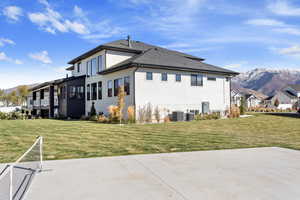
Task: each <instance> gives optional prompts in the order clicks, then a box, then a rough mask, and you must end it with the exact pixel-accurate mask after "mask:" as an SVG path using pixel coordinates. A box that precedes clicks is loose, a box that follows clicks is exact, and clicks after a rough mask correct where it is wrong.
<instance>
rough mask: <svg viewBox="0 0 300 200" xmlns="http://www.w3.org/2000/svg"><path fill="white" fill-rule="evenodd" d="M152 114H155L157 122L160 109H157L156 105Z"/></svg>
mask: <svg viewBox="0 0 300 200" xmlns="http://www.w3.org/2000/svg"><path fill="white" fill-rule="evenodd" d="M154 116H155V119H156V121H157V123H159V122H160V111H159V108H158V106H156V107H155V109H154Z"/></svg>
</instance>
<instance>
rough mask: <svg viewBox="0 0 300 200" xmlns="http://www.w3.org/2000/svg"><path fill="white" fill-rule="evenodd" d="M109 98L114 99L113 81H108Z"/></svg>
mask: <svg viewBox="0 0 300 200" xmlns="http://www.w3.org/2000/svg"><path fill="white" fill-rule="evenodd" d="M107 96H108V97H112V80H109V81H107Z"/></svg>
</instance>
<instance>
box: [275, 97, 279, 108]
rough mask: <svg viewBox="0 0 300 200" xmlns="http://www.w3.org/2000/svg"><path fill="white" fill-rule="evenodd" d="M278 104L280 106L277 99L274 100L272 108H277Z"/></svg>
mask: <svg viewBox="0 0 300 200" xmlns="http://www.w3.org/2000/svg"><path fill="white" fill-rule="evenodd" d="M279 104H280V102H279V100H278V99H275V102H274V106H275V107H276V108H278V106H279Z"/></svg>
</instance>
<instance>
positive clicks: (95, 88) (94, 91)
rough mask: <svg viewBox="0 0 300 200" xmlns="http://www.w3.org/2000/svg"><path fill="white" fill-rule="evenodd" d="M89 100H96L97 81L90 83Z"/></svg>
mask: <svg viewBox="0 0 300 200" xmlns="http://www.w3.org/2000/svg"><path fill="white" fill-rule="evenodd" d="M91 100H92V101H95V100H97V83H92V84H91Z"/></svg>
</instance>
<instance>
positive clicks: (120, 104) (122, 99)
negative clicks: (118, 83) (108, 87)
mask: <svg viewBox="0 0 300 200" xmlns="http://www.w3.org/2000/svg"><path fill="white" fill-rule="evenodd" d="M124 106H125V91H124V87H123V86H122V87H119V92H118V106H117V107H118V117H119V119H118V120H119V121H120V123H121V121H122V119H123V110H124Z"/></svg>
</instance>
